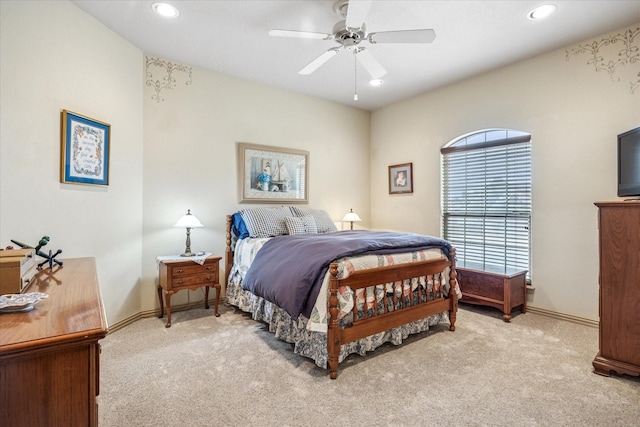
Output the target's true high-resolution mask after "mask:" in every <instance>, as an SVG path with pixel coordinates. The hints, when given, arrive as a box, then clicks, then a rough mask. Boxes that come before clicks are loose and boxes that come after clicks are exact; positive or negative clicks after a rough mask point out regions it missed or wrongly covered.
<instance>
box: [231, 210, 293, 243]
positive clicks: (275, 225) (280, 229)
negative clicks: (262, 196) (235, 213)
mask: <svg viewBox="0 0 640 427" xmlns="http://www.w3.org/2000/svg"><path fill="white" fill-rule="evenodd" d="M240 216H241V217H242V219H243V220H244V223H245V224H246V226H247V230H248V231H249V237H274V236H282V235H285V234H287V226H286V224H285V218H288V217H291V211H290V210H289V208H288V207H286V206H283V207H278V208H251V209H242V210H240Z"/></svg>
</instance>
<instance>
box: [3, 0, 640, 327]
mask: <svg viewBox="0 0 640 427" xmlns="http://www.w3.org/2000/svg"><path fill="white" fill-rule="evenodd" d="M0 17H1V22H0V23H1V25H0V55H1V56H0V67H1V69H0V71H1V73H0V93H1V97H0V245H1V246H6V245H8V244H10V239H18V240H21V241H24V242H27V243H32V244H35V242H37V241H38V240H39V239H40V237H41V236H43V235H45V234H47V235H49V236H51V243H50V246H49V247H50V248H51V249H57V248H61V249H63V250H64V253H63V255H62V257H61V258H69V257H79V256H93V257H96V260H97V263H98V273H99V278H100V283H101V289H102V293H103V297H104V300H105V306H106V310H107V317H108V319H109V322H110V323H115V322H119V321H122V320H124V319H126V318H128V317H131V316H133V315H135V314H136V313H138V312H140V311H145V310H149V309H153V308H155V307H157V296H156V294H155V286H156V280H157V279H156V275H157V273H156V265H155V260H154V259H155V256H157V255H164V254H172V253H179V252H181V251H182V250H183V248H184V246H183V245H184V238H185V236H184V230H181V229H175V228H173V227H171V226H172V224H173V223H174V222H175V221H176V220H177V218H178V217H179V216H180V215H182V214H183V213H184V211H185V210H186V209H192V211H193V212H194V213H195V214H197V216H198V217H199V218H200V219H201V221H202V222H203V223H204V224H205V227H204V228H201V229H196V230H194V231H193V235H192V237H193V238H192V248H193V249H197V250H210V251H213V252H214V253H216V254H222V252H223V250H224V241H225V236H224V225H225V224H224V216H225V215H226V214H227V213H231V212H233V211H234V210H236V209H238V208H240V207H242V205H240V204H239V203H238V197H237V194H238V190H237V177H236V148H235V147H236V143H237V142H251V143H255V144H265V145H273V146H280V147H292V148H300V149H305V150H308V151H310V153H311V155H310V206H313V207H323V208H325V209H327V210H328V211H329V213H330V214H331V216H332V217H333V218H334V219H335V220H336V221H338V220H339V219H340V218H341V217H342V215H344V213H345V212H346V211H348V209H349V208H353V209H354V210H355V211H356V212H358V213H359V214H360V216H361V217H362V218H363V220H364V222H363V223H361V226H363V227H375V228H386V229H402V230H407V231H416V232H421V233H428V234H436V235H438V234H439V232H440V217H439V212H440V206H439V199H440V195H439V173H440V172H439V148H440V147H441V146H442V145H443V144H445V143H446V142H448V141H449V140H451V139H453V138H455V137H456V136H459V135H461V134H464V133H467V132H471V131H474V130H478V129H483V128H487V127H511V128H516V129H521V130H525V131H528V132H531V133H532V135H533V179H534V187H533V191H534V218H533V263H534V264H533V275H534V285H535V286H536V290H535V293H534V294H533V295H532V297H531V303H532V304H533V305H535V306H537V307H540V308H544V309H548V310H552V311H556V312H560V313H565V314H569V315H574V316H580V317H584V318H589V319H596V318H597V270H598V269H597V230H596V209H595V207H594V206H593V202H594V201H596V200H613V199H616V197H615V135H616V134H618V133H620V132H622V131H624V130H627V129H630V128H632V127H635V126H638V125H639V124H640V102H639V96H640V93H636V94H635V95H632V94H630V92H629V85H628V84H627V82H619V83H614V82H613V81H612V80H611V79H610V78H609V77H608V76H607V75H606V74H603V73H595V72H594V71H593V70H592V69H591V68H589V67H588V66H587V65H586V60H587V59H586V58H584V57H575V58H572V59H571V60H570V61H567V60H566V59H565V53H564V50H559V51H557V52H552V53H549V54H547V55H543V56H540V57H538V58H534V59H532V60H528V61H524V62H521V63H518V64H516V65H513V66H510V67H506V68H503V69H501V70H498V71H495V72H492V73H489V74H486V75H483V76H479V77H476V78H473V79H470V80H467V81H464V82H461V83H459V84H456V85H452V86H449V87H446V88H443V89H440V90H436V91H433V92H430V93H427V94H424V95H422V96H419V97H416V98H413V99H410V100H407V101H404V102H400V103H398V104H395V105H393V106H390V107H387V108H384V109H381V110H378V111H376V112H374V113H373V114H369V113H368V112H365V111H361V110H357V109H353V108H350V107H345V106H341V105H338V104H334V103H330V102H326V101H322V100H318V99H313V98H310V97H305V96H301V95H296V94H293V93H289V92H285V91H281V90H276V89H272V88H268V87H264V86H261V85H257V84H253V83H250V82H246V81H243V80H239V79H235V78H232V77H228V76H224V75H220V74H218V73H214V72H210V71H205V70H202V69H198V68H193V81H192V83H191V85H189V86H185V85H181V84H180V83H181V82H180V76H177V86H176V88H175V89H174V90H173V91H169V92H166V93H164V92H163V97H164V98H165V100H164V101H163V102H161V103H157V102H155V101H154V100H152V99H151V96H152V95H153V91H152V89H151V88H150V87H149V86H146V85H145V80H144V79H145V73H144V72H145V70H144V61H145V55H144V53H143V52H141V51H140V50H138V49H136V48H135V47H133V46H131V45H130V44H128V43H127V42H126V41H124V40H122V39H121V38H120V37H118V36H117V35H115V34H113V33H112V32H111V31H109V30H108V29H107V28H105V27H104V26H103V25H101V24H99V23H98V22H97V21H95V20H94V19H93V18H91V17H89V16H88V15H86V14H85V13H84V12H82V11H80V10H79V9H78V8H76V7H75V6H74V5H72V4H71V3H69V2H67V1H55V2H51V1H34V2H22V1H2V2H0ZM636 67H637V64H636ZM636 73H637V71H636ZM638 92H640V90H639V91H638ZM61 109H68V110H71V111H75V112H77V113H80V114H84V115H87V116H89V117H93V118H95V119H98V120H102V121H105V122H108V123H110V124H111V126H112V141H111V142H112V152H111V159H110V160H111V176H110V185H109V186H108V187H90V186H82V185H65V184H60V182H59V161H60V160H59V159H60V110H61ZM404 162H413V163H414V173H415V175H414V184H415V185H414V186H415V192H414V193H413V194H412V195H397V196H390V195H389V194H388V187H387V167H388V165H390V164H396V163H404ZM369 180H370V182H369ZM178 295H179V296H178V297H176V298H175V299H176V301H175V303H176V304H177V303H182V302H186V301H193V300H196V299H201V294H199V293H197V292H196V293H193V292H190V293H186V292H185V293H184V295H180V294H178Z"/></svg>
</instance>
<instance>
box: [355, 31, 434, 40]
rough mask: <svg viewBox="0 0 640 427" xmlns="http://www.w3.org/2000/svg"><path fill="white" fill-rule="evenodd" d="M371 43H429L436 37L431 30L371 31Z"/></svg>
mask: <svg viewBox="0 0 640 427" xmlns="http://www.w3.org/2000/svg"><path fill="white" fill-rule="evenodd" d="M367 38H368V39H369V42H371V43H431V42H432V41H433V40H434V39H435V38H436V32H435V31H433V30H400V31H382V32H379V33H371V34H369V36H368V37H367Z"/></svg>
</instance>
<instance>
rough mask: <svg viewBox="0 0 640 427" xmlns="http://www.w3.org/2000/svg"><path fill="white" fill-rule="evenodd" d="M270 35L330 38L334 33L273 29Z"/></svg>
mask: <svg viewBox="0 0 640 427" xmlns="http://www.w3.org/2000/svg"><path fill="white" fill-rule="evenodd" d="M269 35H270V36H272V37H295V38H299V39H318V40H329V39H332V38H333V35H332V34H325V33H313V32H310V31H297V30H271V31H269Z"/></svg>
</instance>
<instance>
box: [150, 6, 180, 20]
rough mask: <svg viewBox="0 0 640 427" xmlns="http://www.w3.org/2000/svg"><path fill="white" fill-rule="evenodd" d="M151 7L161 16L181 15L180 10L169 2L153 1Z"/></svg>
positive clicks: (172, 16) (174, 16)
mask: <svg viewBox="0 0 640 427" xmlns="http://www.w3.org/2000/svg"><path fill="white" fill-rule="evenodd" d="M151 9H153V11H154V12H155V13H157V14H158V15H160V16H164V17H165V18H176V17H178V15H180V11H179V10H178V9H177V8H176V7H175V6H173V5H170V4H169V3H153V4H152V5H151Z"/></svg>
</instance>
